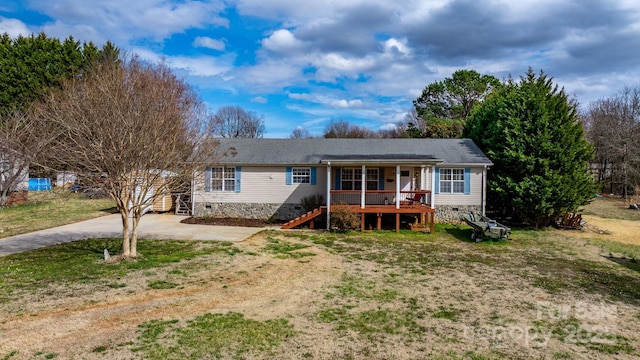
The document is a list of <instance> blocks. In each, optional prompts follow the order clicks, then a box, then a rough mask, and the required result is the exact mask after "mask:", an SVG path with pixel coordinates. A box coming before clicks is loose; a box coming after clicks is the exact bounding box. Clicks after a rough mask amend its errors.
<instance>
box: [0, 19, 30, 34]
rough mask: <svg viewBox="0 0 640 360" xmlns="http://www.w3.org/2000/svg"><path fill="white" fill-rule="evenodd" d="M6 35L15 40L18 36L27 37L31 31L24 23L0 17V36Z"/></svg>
mask: <svg viewBox="0 0 640 360" xmlns="http://www.w3.org/2000/svg"><path fill="white" fill-rule="evenodd" d="M4 33H7V34H9V36H10V37H12V38H15V37H18V35H22V36H29V35H31V30H29V28H28V27H27V25H26V24H25V23H23V22H22V21H20V20H18V19H8V18H5V17H2V16H0V34H4Z"/></svg>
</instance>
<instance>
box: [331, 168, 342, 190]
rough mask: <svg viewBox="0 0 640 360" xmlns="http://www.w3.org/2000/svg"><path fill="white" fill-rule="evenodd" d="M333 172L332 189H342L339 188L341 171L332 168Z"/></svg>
mask: <svg viewBox="0 0 640 360" xmlns="http://www.w3.org/2000/svg"><path fill="white" fill-rule="evenodd" d="M333 169H334V170H335V172H336V173H335V184H334V187H335V189H336V190H340V189H341V188H342V186H340V185H341V184H340V178H341V176H342V175H341V174H340V172H341V171H342V170H341V169H340V168H333Z"/></svg>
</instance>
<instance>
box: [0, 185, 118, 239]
mask: <svg viewBox="0 0 640 360" xmlns="http://www.w3.org/2000/svg"><path fill="white" fill-rule="evenodd" d="M114 211H115V204H114V203H113V201H112V200H111V199H108V198H105V199H88V198H86V197H84V196H83V195H81V194H74V193H70V192H68V191H66V190H52V191H30V192H29V201H28V202H27V203H26V204H24V205H17V206H10V207H6V208H0V238H3V237H8V236H13V235H18V234H24V233H28V232H32V231H37V230H42V229H48V228H52V227H55V226H60V225H65V224H70V223H74V222H78V221H82V220H88V219H92V218H95V217H99V216H103V215H107V214H110V213H113V212H114Z"/></svg>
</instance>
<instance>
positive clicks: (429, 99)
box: [407, 70, 500, 138]
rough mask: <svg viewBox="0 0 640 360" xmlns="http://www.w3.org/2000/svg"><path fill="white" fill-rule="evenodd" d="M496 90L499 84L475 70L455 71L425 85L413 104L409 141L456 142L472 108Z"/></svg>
mask: <svg viewBox="0 0 640 360" xmlns="http://www.w3.org/2000/svg"><path fill="white" fill-rule="evenodd" d="M498 87H500V81H499V80H498V79H497V78H496V77H494V76H491V75H481V74H480V73H478V72H477V71H475V70H458V71H456V72H454V73H453V75H452V76H451V77H450V78H446V79H444V80H443V81H436V82H434V83H431V84H429V85H427V87H425V88H424V90H422V94H421V95H420V97H418V98H417V99H416V100H414V101H413V105H414V107H415V110H416V114H415V116H412V118H411V119H409V122H408V127H407V133H408V134H409V136H411V137H430V138H457V137H460V136H461V135H462V132H463V130H464V124H465V121H466V120H467V118H468V117H469V116H470V115H471V112H472V110H473V108H474V107H475V106H477V105H478V104H479V103H480V102H482V101H484V99H486V97H487V96H488V95H489V94H490V93H491V92H492V91H494V90H495V89H496V88H498Z"/></svg>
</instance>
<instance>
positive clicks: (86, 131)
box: [33, 57, 211, 257]
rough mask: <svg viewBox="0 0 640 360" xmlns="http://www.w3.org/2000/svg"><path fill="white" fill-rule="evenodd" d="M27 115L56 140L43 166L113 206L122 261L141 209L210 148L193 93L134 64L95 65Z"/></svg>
mask: <svg viewBox="0 0 640 360" xmlns="http://www.w3.org/2000/svg"><path fill="white" fill-rule="evenodd" d="M33 115H34V117H35V119H37V120H38V121H39V122H40V123H41V124H49V125H50V126H51V127H52V130H51V131H52V133H59V134H60V136H58V137H57V139H56V141H55V144H54V146H53V147H52V148H51V149H49V151H47V155H48V156H47V159H46V160H47V163H48V164H49V165H50V166H51V167H53V168H55V169H58V170H63V171H67V172H73V173H75V174H77V175H78V177H79V178H84V179H85V180H86V181H94V182H95V185H96V186H100V187H102V188H104V189H105V190H106V192H107V193H108V194H109V195H110V196H111V198H112V199H113V200H114V201H115V202H116V205H117V207H118V209H119V211H120V214H121V216H122V223H123V255H124V256H125V257H128V256H136V255H137V228H138V223H139V221H140V217H141V216H142V213H143V211H144V210H145V208H147V207H148V206H149V205H150V204H152V203H153V201H154V200H155V199H156V198H157V197H159V196H164V195H166V194H167V193H168V192H170V191H172V190H173V189H175V188H177V187H178V186H180V185H182V184H184V183H185V182H188V181H189V179H190V178H191V176H192V173H193V171H194V166H197V163H198V161H199V157H200V156H201V155H205V153H207V152H208V151H207V149H208V147H210V146H211V143H205V142H203V139H204V135H205V134H204V131H203V126H202V120H203V119H204V115H205V111H204V108H203V106H202V103H201V102H200V100H199V98H198V97H197V96H196V94H195V93H194V91H193V89H192V88H191V87H190V86H188V85H187V84H186V83H185V82H184V81H183V80H181V79H178V78H177V77H176V76H175V75H174V74H173V73H172V72H171V71H170V70H169V69H168V68H167V67H166V66H164V65H153V64H147V63H143V62H142V61H140V60H139V59H137V58H136V57H128V58H124V59H123V60H120V61H102V62H99V63H97V64H95V66H93V67H92V68H91V69H90V70H89V71H87V72H86V73H85V74H84V75H83V76H82V77H81V78H76V79H71V80H69V81H66V82H64V83H63V86H62V90H60V91H54V92H52V93H50V94H49V95H48V96H47V97H46V98H45V99H44V100H43V101H42V102H41V103H39V104H36V105H35V106H34V109H33ZM101 176H104V179H105V181H97V182H96V181H95V179H96V178H100V177H101Z"/></svg>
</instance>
